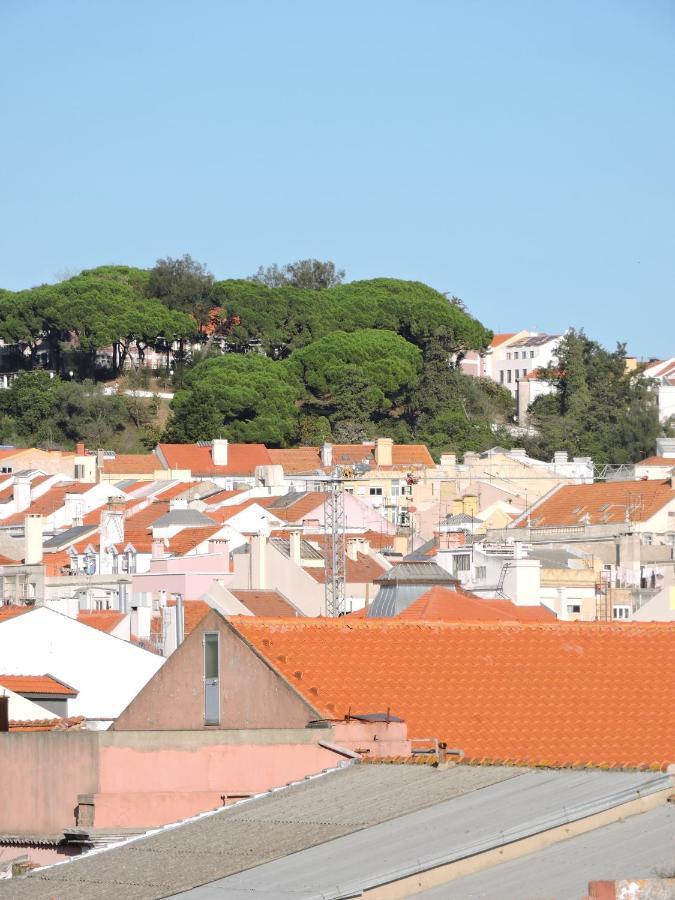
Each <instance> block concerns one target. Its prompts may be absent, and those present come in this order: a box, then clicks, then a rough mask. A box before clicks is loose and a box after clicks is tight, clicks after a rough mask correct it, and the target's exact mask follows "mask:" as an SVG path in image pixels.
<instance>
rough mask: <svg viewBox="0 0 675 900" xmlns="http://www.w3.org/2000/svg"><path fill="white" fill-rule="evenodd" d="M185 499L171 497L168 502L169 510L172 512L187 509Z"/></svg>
mask: <svg viewBox="0 0 675 900" xmlns="http://www.w3.org/2000/svg"><path fill="white" fill-rule="evenodd" d="M187 508H188V502H187V497H173V498H172V499H171V500H169V510H170V511H171V512H173V511H174V510H175V509H187Z"/></svg>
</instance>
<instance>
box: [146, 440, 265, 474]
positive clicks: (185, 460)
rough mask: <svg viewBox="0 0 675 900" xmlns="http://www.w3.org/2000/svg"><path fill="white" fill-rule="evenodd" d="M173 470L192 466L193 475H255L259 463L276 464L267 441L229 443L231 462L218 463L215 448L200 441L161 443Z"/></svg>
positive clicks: (261, 464) (162, 450) (228, 458)
mask: <svg viewBox="0 0 675 900" xmlns="http://www.w3.org/2000/svg"><path fill="white" fill-rule="evenodd" d="M159 449H160V451H161V452H162V455H163V456H164V459H165V460H166V461H167V464H168V467H169V468H170V469H189V470H190V471H191V472H192V474H193V475H198V476H200V477H203V476H205V475H221V476H222V475H248V476H250V475H255V469H256V466H269V465H271V464H272V460H271V459H270V454H269V452H268V450H267V447H265V445H264V444H228V445H227V465H226V466H214V464H213V462H212V460H211V447H210V446H206V447H201V446H199V444H160V445H159Z"/></svg>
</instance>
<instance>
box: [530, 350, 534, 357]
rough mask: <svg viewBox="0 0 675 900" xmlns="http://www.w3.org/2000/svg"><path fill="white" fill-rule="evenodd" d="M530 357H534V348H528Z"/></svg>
mask: <svg viewBox="0 0 675 900" xmlns="http://www.w3.org/2000/svg"><path fill="white" fill-rule="evenodd" d="M530 359H534V350H530Z"/></svg>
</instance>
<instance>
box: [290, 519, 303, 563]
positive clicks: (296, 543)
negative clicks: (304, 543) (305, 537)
mask: <svg viewBox="0 0 675 900" xmlns="http://www.w3.org/2000/svg"><path fill="white" fill-rule="evenodd" d="M288 531H289V535H288V538H289V544H290V553H291V562H294V563H295V565H296V566H300V565H302V558H301V552H300V541H301V540H302V528H301V527H297V528H289V529H288Z"/></svg>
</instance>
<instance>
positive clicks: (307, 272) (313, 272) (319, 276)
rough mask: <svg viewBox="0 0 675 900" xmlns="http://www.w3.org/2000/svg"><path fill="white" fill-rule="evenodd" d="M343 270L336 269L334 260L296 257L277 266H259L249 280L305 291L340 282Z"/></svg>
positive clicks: (333, 285) (267, 285) (327, 286)
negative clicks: (295, 259)
mask: <svg viewBox="0 0 675 900" xmlns="http://www.w3.org/2000/svg"><path fill="white" fill-rule="evenodd" d="M344 277H345V270H344V269H338V268H336V266H335V263H334V262H331V261H330V260H326V261H325V262H323V261H322V260H320V259H298V260H297V261H296V262H293V263H288V264H287V265H285V266H283V268H281V269H280V268H279V266H277V264H276V263H275V264H274V265H271V266H267V267H264V266H260V268H259V269H258V271H257V272H256V273H255V275H251V277H250V278H249V279H248V280H249V281H256V282H258V283H259V284H264V285H265V287H270V288H276V287H284V286H285V285H289V286H290V287H296V288H301V289H302V290H306V291H325V290H326V288H332V287H335V286H336V285H338V284H342V281H343V280H344Z"/></svg>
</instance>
